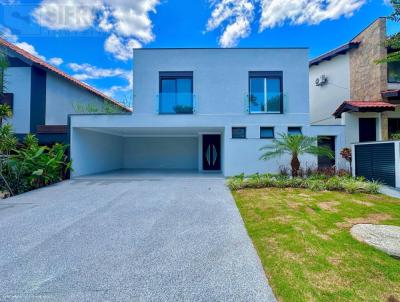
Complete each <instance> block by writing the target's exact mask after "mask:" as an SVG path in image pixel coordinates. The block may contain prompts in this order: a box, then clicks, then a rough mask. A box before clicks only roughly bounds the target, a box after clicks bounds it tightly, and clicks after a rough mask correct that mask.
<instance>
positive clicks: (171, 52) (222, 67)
mask: <svg viewBox="0 0 400 302" xmlns="http://www.w3.org/2000/svg"><path fill="white" fill-rule="evenodd" d="M160 71H193V92H194V94H195V96H196V114H197V115H219V114H223V115H238V114H239V115H245V114H247V113H246V111H245V110H246V107H245V97H246V95H248V93H249V88H248V85H249V71H282V72H283V93H284V94H285V107H284V112H285V113H287V114H300V113H303V114H307V113H308V49H301V48H300V49H285V48H283V49H138V50H135V51H134V68H133V90H134V95H135V98H134V104H133V107H134V112H135V114H156V112H157V95H158V94H159V72H160ZM285 115H286V114H285ZM285 115H282V117H286V116H285Z"/></svg>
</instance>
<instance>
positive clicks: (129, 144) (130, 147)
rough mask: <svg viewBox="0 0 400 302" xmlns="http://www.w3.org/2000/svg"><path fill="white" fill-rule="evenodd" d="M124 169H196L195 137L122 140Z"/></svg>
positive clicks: (196, 147) (196, 140)
mask: <svg viewBox="0 0 400 302" xmlns="http://www.w3.org/2000/svg"><path fill="white" fill-rule="evenodd" d="M123 166H124V168H125V169H178V170H179V169H184V170H197V169H198V138H197V137H131V138H125V140H124V164H123Z"/></svg>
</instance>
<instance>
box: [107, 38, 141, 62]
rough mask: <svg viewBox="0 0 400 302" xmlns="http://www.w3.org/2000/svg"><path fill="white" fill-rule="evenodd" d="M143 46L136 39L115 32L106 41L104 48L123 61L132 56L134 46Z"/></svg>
mask: <svg viewBox="0 0 400 302" xmlns="http://www.w3.org/2000/svg"><path fill="white" fill-rule="evenodd" d="M141 46H142V45H141V44H140V42H139V41H137V40H135V39H125V38H122V37H119V36H117V35H115V34H111V35H110V36H109V37H108V38H107V39H106V41H105V42H104V49H105V50H106V51H108V52H109V53H111V54H113V55H114V56H115V57H116V58H117V59H119V60H122V61H126V60H128V59H129V58H131V57H132V54H133V48H140V47H141Z"/></svg>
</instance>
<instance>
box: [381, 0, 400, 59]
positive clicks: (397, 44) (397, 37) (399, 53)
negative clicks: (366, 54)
mask: <svg viewBox="0 0 400 302" xmlns="http://www.w3.org/2000/svg"><path fill="white" fill-rule="evenodd" d="M390 4H391V5H392V7H393V12H392V13H391V15H390V16H388V17H387V18H388V19H389V20H391V21H394V22H400V0H390ZM385 46H386V47H387V48H388V50H390V51H389V52H388V54H387V56H386V57H385V58H382V59H380V60H377V61H376V62H377V63H378V64H383V63H390V62H397V61H400V33H395V34H393V35H391V36H389V37H388V38H387V39H386V41H385Z"/></svg>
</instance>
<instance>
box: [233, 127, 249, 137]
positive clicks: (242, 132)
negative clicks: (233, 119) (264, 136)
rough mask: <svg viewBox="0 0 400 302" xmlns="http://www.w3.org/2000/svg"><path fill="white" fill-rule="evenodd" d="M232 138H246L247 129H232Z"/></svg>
mask: <svg viewBox="0 0 400 302" xmlns="http://www.w3.org/2000/svg"><path fill="white" fill-rule="evenodd" d="M232 138H246V127H232Z"/></svg>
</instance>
